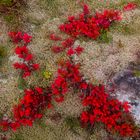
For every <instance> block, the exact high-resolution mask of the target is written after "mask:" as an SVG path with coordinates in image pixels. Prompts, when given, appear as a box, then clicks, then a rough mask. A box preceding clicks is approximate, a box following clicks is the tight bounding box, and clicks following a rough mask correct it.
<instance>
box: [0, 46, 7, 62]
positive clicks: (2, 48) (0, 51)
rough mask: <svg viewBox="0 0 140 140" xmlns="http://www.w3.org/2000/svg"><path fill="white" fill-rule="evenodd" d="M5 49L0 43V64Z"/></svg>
mask: <svg viewBox="0 0 140 140" xmlns="http://www.w3.org/2000/svg"><path fill="white" fill-rule="evenodd" d="M6 55H7V53H6V49H5V47H4V46H2V45H0V64H1V63H2V60H3V59H4V58H5V57H6Z"/></svg>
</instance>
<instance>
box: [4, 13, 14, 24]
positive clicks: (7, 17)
mask: <svg viewBox="0 0 140 140" xmlns="http://www.w3.org/2000/svg"><path fill="white" fill-rule="evenodd" d="M4 19H5V21H6V22H7V23H13V22H14V19H15V15H14V14H8V15H5V16H4Z"/></svg>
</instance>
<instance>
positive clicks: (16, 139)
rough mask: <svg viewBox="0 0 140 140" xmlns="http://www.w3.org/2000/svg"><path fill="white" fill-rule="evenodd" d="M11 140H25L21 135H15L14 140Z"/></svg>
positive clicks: (12, 139)
mask: <svg viewBox="0 0 140 140" xmlns="http://www.w3.org/2000/svg"><path fill="white" fill-rule="evenodd" d="M10 140H24V138H23V136H22V135H21V134H20V133H15V134H14V136H13V138H11V139H10Z"/></svg>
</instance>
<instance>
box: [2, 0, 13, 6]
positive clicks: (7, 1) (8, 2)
mask: <svg viewBox="0 0 140 140" xmlns="http://www.w3.org/2000/svg"><path fill="white" fill-rule="evenodd" d="M12 3H13V0H0V5H4V6H11V5H12Z"/></svg>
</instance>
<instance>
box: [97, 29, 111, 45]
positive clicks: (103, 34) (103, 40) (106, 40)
mask: <svg viewBox="0 0 140 140" xmlns="http://www.w3.org/2000/svg"><path fill="white" fill-rule="evenodd" d="M100 33H101V35H100V36H99V38H98V39H97V41H98V42H99V43H109V42H110V41H111V40H112V37H111V36H110V35H109V33H108V31H106V30H101V32H100Z"/></svg>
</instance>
